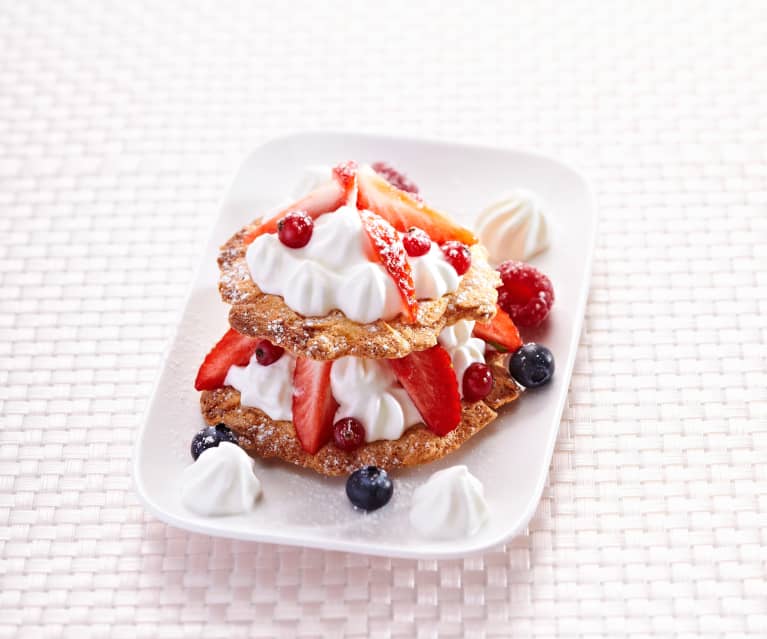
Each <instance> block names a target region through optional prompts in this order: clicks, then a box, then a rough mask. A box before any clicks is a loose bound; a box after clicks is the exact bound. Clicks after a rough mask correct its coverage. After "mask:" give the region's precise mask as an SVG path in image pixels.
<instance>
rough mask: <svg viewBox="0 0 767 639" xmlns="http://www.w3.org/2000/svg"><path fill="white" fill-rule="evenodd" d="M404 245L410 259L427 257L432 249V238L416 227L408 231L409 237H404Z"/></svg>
mask: <svg viewBox="0 0 767 639" xmlns="http://www.w3.org/2000/svg"><path fill="white" fill-rule="evenodd" d="M402 243H403V244H404V245H405V250H406V251H407V254H408V255H409V256H410V257H420V256H421V255H426V254H427V253H428V252H429V249H431V238H430V237H429V236H428V235H426V231H422V230H421V229H419V228H416V227H415V226H414V227H412V228H411V229H410V230H408V232H407V235H403V236H402Z"/></svg>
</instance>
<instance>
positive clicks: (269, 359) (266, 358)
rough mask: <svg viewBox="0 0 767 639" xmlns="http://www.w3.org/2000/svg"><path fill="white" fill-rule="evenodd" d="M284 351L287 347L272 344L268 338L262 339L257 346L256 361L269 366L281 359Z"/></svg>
mask: <svg viewBox="0 0 767 639" xmlns="http://www.w3.org/2000/svg"><path fill="white" fill-rule="evenodd" d="M284 352H285V349H284V348H282V346H277V345H276V344H272V343H271V342H270V341H269V340H268V339H262V340H261V341H260V342H259V343H258V345H257V346H256V361H257V362H258V363H259V364H261V366H269V365H270V364H274V362H276V361H277V360H278V359H280V357H282V354H283V353H284Z"/></svg>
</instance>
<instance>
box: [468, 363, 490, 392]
mask: <svg viewBox="0 0 767 639" xmlns="http://www.w3.org/2000/svg"><path fill="white" fill-rule="evenodd" d="M491 390H493V374H492V373H491V372H490V368H489V367H488V366H487V365H486V364H481V363H479V362H474V363H473V364H472V365H471V366H469V368H467V369H466V371H465V372H464V374H463V398H464V399H465V400H466V401H467V402H478V401H479V400H480V399H485V397H487V396H488V395H489V394H490V391H491Z"/></svg>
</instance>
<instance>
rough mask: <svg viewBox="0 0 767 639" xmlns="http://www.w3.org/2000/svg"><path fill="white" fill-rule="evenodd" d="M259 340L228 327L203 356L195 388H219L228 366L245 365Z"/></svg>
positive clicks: (199, 389)
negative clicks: (216, 342) (203, 359)
mask: <svg viewBox="0 0 767 639" xmlns="http://www.w3.org/2000/svg"><path fill="white" fill-rule="evenodd" d="M260 341H261V340H260V339H255V338H253V337H247V336H245V335H241V334H240V333H238V332H237V331H235V330H234V329H233V328H230V329H229V330H228V331H227V332H226V334H225V335H224V336H223V337H222V338H221V339H220V340H219V342H218V344H216V345H215V346H214V347H213V350H211V351H210V353H208V354H207V356H206V357H205V361H204V362H203V363H202V366H200V370H199V371H197V378H196V379H195V380H194V387H195V389H197V390H198V391H201V390H215V389H216V388H221V387H222V386H223V385H224V380H225V379H226V374H227V373H228V372H229V367H230V366H246V365H247V363H248V362H249V361H250V358H251V357H252V356H253V353H255V352H256V347H257V346H258V343H259V342H260Z"/></svg>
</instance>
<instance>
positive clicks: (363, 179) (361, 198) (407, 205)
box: [357, 169, 477, 245]
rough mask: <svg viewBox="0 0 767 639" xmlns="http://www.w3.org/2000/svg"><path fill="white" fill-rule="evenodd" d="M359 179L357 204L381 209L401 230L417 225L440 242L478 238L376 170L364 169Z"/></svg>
mask: <svg viewBox="0 0 767 639" xmlns="http://www.w3.org/2000/svg"><path fill="white" fill-rule="evenodd" d="M358 180H359V191H358V194H357V207H358V208H360V209H370V210H371V211H374V212H375V213H378V215H380V216H381V217H383V218H385V219H386V220H388V221H389V223H390V224H391V225H392V226H393V227H394V228H396V229H397V230H398V231H402V232H403V233H406V232H407V231H408V229H410V228H411V227H413V226H415V227H417V228H419V229H423V230H424V231H426V233H428V235H429V237H431V239H432V240H433V241H434V242H436V243H437V244H442V243H443V242H448V241H450V240H457V241H459V242H463V243H464V244H468V245H471V244H476V243H477V238H476V237H475V236H474V234H473V233H472V232H471V231H470V230H469V229H466V228H464V227H462V226H460V225H458V224H456V223H455V222H453V221H452V220H451V219H450V218H448V217H447V216H446V215H444V214H443V213H439V212H438V211H435V210H434V209H431V208H429V207H428V206H426V205H425V204H424V203H423V202H421V201H419V200H417V199H416V198H414V197H413V195H412V194H411V193H406V192H405V191H401V190H400V189H398V188H397V187H395V186H392V185H391V184H389V182H387V181H386V180H385V179H384V178H383V177H381V176H380V175H378V174H377V173H376V172H375V171H372V170H370V169H368V170H361V171H360V172H359V176H358Z"/></svg>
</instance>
